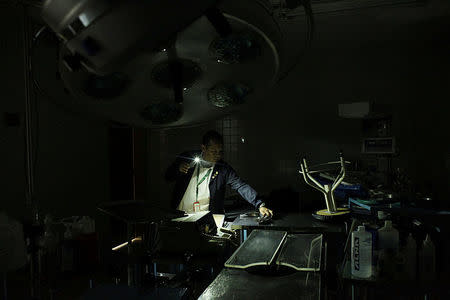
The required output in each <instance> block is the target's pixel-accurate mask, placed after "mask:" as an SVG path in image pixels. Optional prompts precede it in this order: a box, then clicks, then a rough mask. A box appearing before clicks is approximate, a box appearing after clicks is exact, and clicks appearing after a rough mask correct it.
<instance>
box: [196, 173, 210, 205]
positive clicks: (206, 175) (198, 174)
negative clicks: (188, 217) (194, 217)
mask: <svg viewBox="0 0 450 300" xmlns="http://www.w3.org/2000/svg"><path fill="white" fill-rule="evenodd" d="M211 171H212V169H209V170H208V172H206V174H205V176H203V177H202V179H200V181H199V180H198V177H199V176H200V166H199V165H198V166H197V186H196V187H195V202H194V211H195V205H196V204H197V205H199V203H198V186H199V185H200V184H202V182H203V181H205V179H206V178H208V176H209V174H211Z"/></svg>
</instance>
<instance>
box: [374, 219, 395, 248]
mask: <svg viewBox="0 0 450 300" xmlns="http://www.w3.org/2000/svg"><path fill="white" fill-rule="evenodd" d="M398 247H399V233H398V230H397V229H395V228H394V227H392V221H389V220H386V221H384V226H383V227H381V228H380V229H378V249H379V250H385V249H392V250H394V252H397V251H398Z"/></svg>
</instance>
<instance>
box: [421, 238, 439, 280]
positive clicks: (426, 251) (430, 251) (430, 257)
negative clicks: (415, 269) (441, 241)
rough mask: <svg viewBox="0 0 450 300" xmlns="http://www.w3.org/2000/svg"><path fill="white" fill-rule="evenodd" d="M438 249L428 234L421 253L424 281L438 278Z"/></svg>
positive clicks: (422, 277)
mask: <svg viewBox="0 0 450 300" xmlns="http://www.w3.org/2000/svg"><path fill="white" fill-rule="evenodd" d="M435 255H436V248H435V246H434V244H433V242H432V241H431V238H430V236H429V235H428V234H427V236H426V237H425V240H424V241H423V245H422V249H421V251H420V257H419V259H420V269H419V271H420V277H421V279H422V280H426V281H429V280H434V279H435V278H436V257H435Z"/></svg>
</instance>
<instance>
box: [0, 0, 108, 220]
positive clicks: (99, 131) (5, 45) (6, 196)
mask: <svg viewBox="0 0 450 300" xmlns="http://www.w3.org/2000/svg"><path fill="white" fill-rule="evenodd" d="M0 22H1V29H0V30H1V36H2V40H1V49H0V54H1V61H2V72H1V83H2V85H1V91H2V95H1V98H2V99H1V101H0V165H1V167H0V182H1V188H0V199H1V200H0V201H1V207H0V209H2V210H6V211H7V212H8V213H9V214H11V215H14V216H18V217H20V218H27V217H30V208H29V207H27V205H26V200H25V187H26V181H25V143H24V141H25V126H24V125H25V123H24V120H25V104H24V103H25V100H24V99H25V92H24V91H25V80H24V61H23V57H24V52H23V42H22V29H23V9H22V7H21V6H19V5H15V4H14V5H13V4H6V3H5V4H1V9H0ZM30 22H31V23H30V28H31V32H32V33H35V32H36V31H35V30H36V27H37V26H38V25H36V24H34V23H33V21H32V20H30ZM43 44H44V46H42V47H41V46H40V48H39V49H40V50H38V53H40V52H43V53H44V52H45V50H46V49H44V48H46V47H47V48H49V47H50V48H49V49H48V50H49V51H48V52H47V54H46V55H47V56H48V57H41V56H39V55H38V57H39V59H37V61H36V62H35V68H36V73H39V74H40V75H39V76H41V77H44V79H46V82H49V83H50V84H49V85H48V84H47V85H45V89H46V90H47V91H48V92H50V93H51V94H52V90H51V89H55V90H57V89H61V87H60V84H59V82H58V81H57V80H56V71H57V69H56V65H55V63H54V61H55V59H54V57H55V53H56V49H54V47H53V48H51V47H52V46H51V43H50V44H48V45H46V42H45V41H44V42H43ZM41 79H42V78H41ZM49 88H50V90H48V89H49ZM53 94H54V95H56V96H57V97H67V96H68V95H64V94H62V96H61V94H58V93H56V94H55V93H53ZM32 103H33V145H34V152H33V154H34V156H35V159H36V160H35V199H36V200H37V202H38V204H39V208H40V210H41V212H42V213H43V214H46V213H51V214H52V215H54V216H71V215H93V214H94V213H95V205H96V204H98V203H100V202H104V201H107V200H109V158H108V127H107V125H106V124H105V123H104V122H102V121H98V120H95V119H92V118H87V117H85V116H83V115H77V114H74V113H70V112H68V111H66V110H64V109H62V108H61V107H58V106H56V105H54V104H53V103H52V102H51V101H49V100H48V97H47V96H42V95H41V94H39V93H37V92H36V93H32ZM5 113H9V114H6V115H5ZM11 114H12V115H13V116H18V118H19V120H20V122H19V124H14V125H11V123H10V124H9V125H8V124H7V123H6V120H5V116H11Z"/></svg>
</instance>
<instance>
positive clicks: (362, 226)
mask: <svg viewBox="0 0 450 300" xmlns="http://www.w3.org/2000/svg"><path fill="white" fill-rule="evenodd" d="M365 230H366V227H364V225H360V226H358V231H365Z"/></svg>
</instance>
